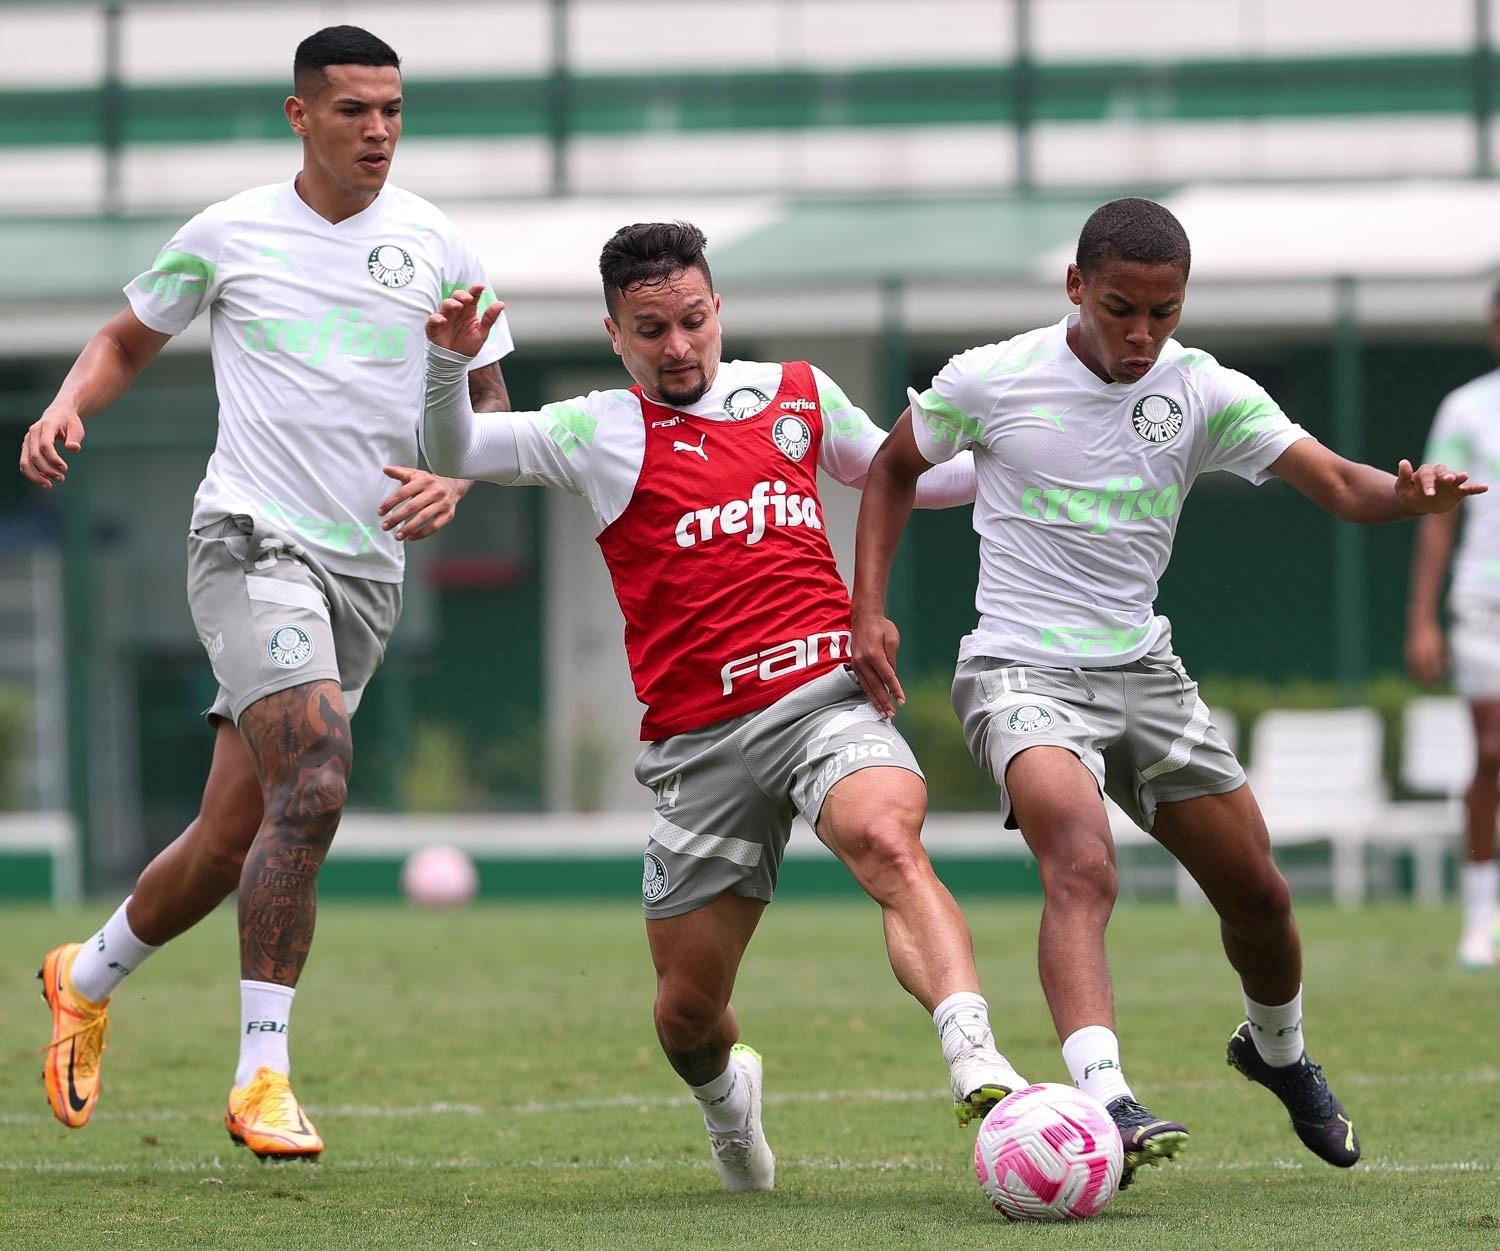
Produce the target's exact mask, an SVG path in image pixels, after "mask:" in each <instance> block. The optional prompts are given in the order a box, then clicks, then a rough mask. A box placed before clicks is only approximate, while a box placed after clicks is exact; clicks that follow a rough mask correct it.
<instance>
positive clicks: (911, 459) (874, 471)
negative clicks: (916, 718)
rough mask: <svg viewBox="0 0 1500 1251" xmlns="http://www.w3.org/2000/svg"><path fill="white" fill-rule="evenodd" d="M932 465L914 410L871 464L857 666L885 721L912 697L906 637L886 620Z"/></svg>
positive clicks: (857, 587)
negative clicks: (906, 680)
mask: <svg viewBox="0 0 1500 1251" xmlns="http://www.w3.org/2000/svg"><path fill="white" fill-rule="evenodd" d="M931 468H932V462H931V461H929V460H928V459H927V458H926V457H924V456H923V455H922V453H921V452H920V451H918V450H917V444H916V440H915V439H914V438H913V436H912V432H911V409H909V408H908V409H907V410H906V411H905V412H904V413H902V414H901V417H900V418H899V420H897V422H896V424H895V426H894V427H892V429H891V433H890V437H889V438H887V439H886V441H885V442H884V443H883V444H882V445H881V448H880V451H879V452H877V453H876V454H875V459H874V460H873V461H872V462H871V464H870V474H869V477H868V478H867V479H866V480H865V489H864V496H863V499H862V500H861V501H860V505H859V529H858V531H857V533H856V536H855V545H854V596H853V608H854V621H853V634H854V641H853V652H854V656H853V663H854V673H855V676H856V677H858V678H859V683H860V685H861V686H862V687H864V689H865V694H866V695H868V696H869V698H870V702H871V703H872V704H874V705H875V708H876V711H878V712H879V713H880V714H881V715H882V716H886V717H893V716H895V715H896V706H897V705H898V704H904V703H905V702H906V693H905V692H904V691H903V690H902V689H901V683H900V681H899V680H898V679H897V677H896V651H897V649H898V648H899V647H900V646H901V635H900V632H899V631H898V630H897V629H896V625H895V623H894V622H893V621H891V620H890V619H889V618H888V617H887V616H886V615H885V596H886V590H887V588H888V587H889V585H890V580H891V561H892V560H893V558H894V557H895V554H896V545H897V544H898V543H900V541H901V533H902V531H903V530H905V529H906V522H907V519H908V518H909V517H910V516H911V510H912V507H913V505H914V503H915V501H916V497H917V479H918V478H919V477H921V476H922V474H923V473H925V472H926V471H927V470H929V469H931Z"/></svg>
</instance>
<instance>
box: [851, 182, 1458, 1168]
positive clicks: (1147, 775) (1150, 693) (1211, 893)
mask: <svg viewBox="0 0 1500 1251" xmlns="http://www.w3.org/2000/svg"><path fill="white" fill-rule="evenodd" d="M1190 259H1191V256H1190V252H1189V248H1188V240H1187V236H1186V234H1184V233H1183V230H1182V227H1181V225H1180V224H1179V223H1178V221H1177V219H1176V218H1175V217H1173V216H1172V214H1171V213H1169V212H1168V211H1167V210H1166V209H1165V208H1163V207H1162V206H1161V205H1159V204H1154V203H1152V202H1151V201H1149V200H1139V199H1126V200H1116V201H1114V202H1112V203H1110V204H1106V205H1104V206H1103V207H1102V208H1100V209H1098V210H1097V211H1096V212H1095V213H1094V214H1093V215H1092V216H1091V217H1090V218H1089V220H1088V222H1087V223H1086V224H1085V225H1084V227H1083V231H1082V233H1081V234H1080V236H1079V240H1078V252H1077V260H1076V262H1075V263H1074V264H1071V265H1069V266H1068V272H1067V292H1068V297H1069V299H1071V300H1072V302H1073V303H1074V304H1075V305H1077V306H1078V311H1077V313H1075V314H1071V315H1069V316H1068V317H1065V318H1064V319H1063V320H1062V321H1060V322H1058V323H1057V324H1056V325H1053V326H1047V327H1044V328H1042V329H1040V330H1034V331H1031V332H1030V333H1027V334H1022V335H1018V336H1016V337H1015V338H1013V339H1009V340H1007V341H1006V342H1004V343H996V344H990V345H989V346H987V347H979V348H975V349H973V350H971V351H968V352H964V353H962V354H960V355H958V356H955V357H954V358H953V359H952V360H951V361H950V362H949V363H948V365H947V367H946V368H944V369H943V371H942V372H941V373H940V374H939V375H938V376H937V377H936V378H935V379H934V380H933V384H932V387H931V388H930V389H929V390H927V391H926V392H924V393H923V394H921V395H918V394H916V393H915V392H911V393H910V398H911V406H910V407H909V408H908V409H907V411H906V412H905V413H903V414H902V416H901V418H900V420H899V421H898V422H897V424H896V426H895V428H894V430H893V431H892V433H891V437H890V438H889V439H888V440H887V441H886V443H885V446H884V447H883V448H882V449H881V452H880V454H879V455H878V456H877V457H876V459H875V463H874V466H873V467H872V469H871V471H870V479H869V482H868V483H867V484H866V486H865V495H864V500H863V502H862V504H861V507H860V518H859V532H858V546H857V560H856V573H855V586H854V667H855V671H856V672H857V673H858V674H859V677H860V680H861V682H862V683H863V684H864V687H865V689H866V691H867V692H868V693H869V695H870V698H871V700H872V702H873V703H874V704H875V705H876V707H878V708H879V709H880V710H881V711H882V712H883V713H885V714H887V715H890V714H892V713H894V711H895V708H896V705H897V703H899V702H900V701H901V700H902V698H903V696H902V692H901V685H900V683H899V681H898V680H897V678H896V672H895V660H896V649H897V646H898V643H899V638H898V636H897V633H896V629H895V627H894V626H893V625H892V623H891V622H890V621H888V620H887V619H886V617H885V609H884V604H885V595H886V586H887V581H888V578H889V573H890V565H891V557H892V554H893V552H894V551H895V548H896V544H897V541H898V540H899V539H900V536H901V532H902V529H903V528H904V527H905V524H906V519H907V516H908V515H909V512H910V508H911V497H912V488H913V484H914V483H915V482H916V480H917V478H918V476H919V475H920V474H922V473H924V472H927V471H928V470H929V469H930V468H931V467H932V466H933V465H935V464H940V463H942V462H944V461H946V460H948V459H949V458H951V457H952V456H954V455H956V454H957V453H958V452H959V450H960V449H963V448H970V447H972V448H973V450H974V461H975V467H976V471H977V473H978V478H979V487H978V496H979V498H978V501H977V503H976V504H975V508H974V528H975V530H976V531H978V533H979V536H980V577H979V587H978V593H977V597H976V602H977V606H978V608H979V611H980V614H981V615H980V621H979V626H978V628H977V629H976V630H975V631H974V632H973V633H972V634H970V635H968V636H967V637H966V638H965V639H964V641H963V644H962V646H961V647H960V650H959V663H958V672H957V675H956V677H955V679H954V683H953V700H954V706H955V708H956V710H957V711H958V714H959V717H960V719H961V720H962V722H963V727H964V731H965V735H966V737H967V739H968V742H969V747H970V750H971V751H972V753H973V755H974V758H975V760H977V761H978V762H979V764H980V765H981V766H982V767H984V768H986V769H987V770H988V771H989V774H990V776H991V778H992V779H993V780H994V782H995V784H996V786H997V787H998V788H999V790H1000V808H1001V815H1002V819H1003V821H1004V823H1005V825H1007V826H1009V827H1015V826H1017V825H1019V827H1020V830H1021V834H1022V836H1023V837H1024V838H1025V839H1026V843H1027V845H1028V846H1029V847H1030V848H1031V851H1032V853H1033V854H1034V855H1035V856H1036V859H1037V863H1038V865H1039V867H1040V870H1041V875H1042V885H1043V889H1044V891H1045V895H1046V900H1045V904H1044V907H1043V911H1042V922H1041V935H1040V943H1039V960H1038V963H1039V969H1040V973H1041V980H1042V986H1043V988H1044V990H1045V992H1046V995H1047V1002H1048V1005H1049V1007H1050V1008H1051V1010H1052V1018H1053V1023H1054V1024H1055V1026H1056V1028H1057V1033H1058V1037H1059V1038H1060V1039H1061V1040H1062V1052H1063V1059H1064V1060H1065V1062H1066V1063H1067V1066H1068V1071H1069V1072H1070V1073H1071V1074H1072V1076H1073V1080H1074V1082H1076V1083H1077V1085H1078V1086H1079V1087H1080V1088H1081V1089H1082V1090H1084V1091H1086V1092H1087V1093H1089V1094H1091V1095H1093V1096H1094V1097H1095V1098H1097V1099H1099V1100H1100V1101H1101V1102H1103V1103H1104V1104H1105V1105H1106V1106H1107V1107H1108V1108H1109V1110H1110V1113H1111V1114H1112V1115H1113V1117H1114V1119H1115V1123H1116V1124H1117V1125H1118V1126H1119V1129H1120V1134H1121V1136H1122V1138H1123V1139H1124V1143H1125V1153H1126V1154H1125V1168H1126V1174H1125V1178H1124V1181H1125V1183H1126V1184H1128V1183H1129V1181H1130V1180H1131V1178H1132V1177H1133V1175H1134V1173H1135V1171H1136V1170H1137V1169H1139V1168H1140V1167H1141V1166H1142V1165H1143V1164H1148V1163H1156V1162H1157V1161H1159V1160H1161V1159H1167V1158H1171V1157H1172V1156H1174V1155H1176V1154H1177V1152H1178V1151H1179V1150H1181V1149H1182V1147H1183V1146H1184V1145H1185V1144H1186V1140H1187V1130H1186V1128H1185V1127H1184V1126H1183V1125H1181V1124H1179V1123H1178V1122H1176V1121H1166V1120H1161V1119H1159V1118H1157V1117H1156V1116H1153V1115H1152V1114H1151V1113H1150V1112H1149V1111H1147V1110H1146V1109H1145V1108H1144V1107H1143V1106H1142V1105H1141V1104H1140V1103H1139V1102H1138V1101H1137V1100H1136V1098H1135V1095H1134V1093H1133V1092H1132V1090H1131V1088H1130V1086H1129V1084H1128V1083H1127V1082H1126V1080H1125V1074H1124V1071H1123V1070H1122V1068H1121V1065H1120V1048H1119V1042H1118V1040H1117V1038H1116V1036H1115V1033H1114V1003H1113V993H1112V989H1111V985H1110V977H1109V966H1108V963H1107V961H1106V957H1105V945H1104V932H1105V927H1106V925H1107V923H1108V921H1109V916H1110V912H1111V910H1112V909H1113V907H1114V901H1115V894H1116V877H1115V849H1114V844H1113V842H1112V840H1111V838H1110V831H1109V818H1108V815H1107V814H1106V812H1105V808H1104V802H1103V799H1102V796H1101V792H1103V793H1107V794H1108V795H1110V796H1111V797H1112V798H1113V799H1114V800H1115V801H1116V802H1117V803H1118V804H1119V805H1120V806H1121V807H1122V808H1123V809H1124V810H1125V812H1126V813H1128V814H1129V815H1130V816H1131V818H1132V819H1133V820H1135V821H1136V823H1137V824H1138V825H1140V827H1141V828H1142V829H1145V830H1149V831H1150V832H1151V834H1152V836H1153V837H1154V838H1155V839H1156V841H1157V842H1159V843H1161V845H1162V846H1163V847H1165V848H1166V849H1167V850H1168V851H1170V852H1171V853H1172V854H1173V855H1174V856H1175V857H1176V858H1177V859H1178V860H1179V861H1180V862H1181V863H1182V864H1183V865H1184V866H1185V867H1186V868H1187V869H1188V871H1189V872H1190V873H1191V874H1192V875H1193V878H1194V879H1195V880H1196V881H1197V882H1198V884H1199V885H1200V886H1201V887H1202V888H1203V890H1204V892H1205V893H1206V894H1207V896H1208V898H1209V900H1210V902H1212V904H1213V906H1214V908H1215V910H1216V911H1217V912H1218V914H1219V919H1220V923H1221V930H1222V935H1223V941H1224V950H1225V952H1226V954H1227V955H1228V957H1229V962H1230V964H1231V965H1233V966H1234V969H1235V971H1236V972H1238V974H1239V975H1240V981H1241V985H1242V987H1243V991H1244V1006H1245V1017H1246V1019H1245V1021H1244V1023H1243V1024H1241V1025H1240V1026H1238V1027H1237V1028H1236V1029H1235V1030H1234V1032H1233V1034H1232V1035H1231V1037H1230V1040H1229V1062H1230V1064H1232V1065H1233V1066H1234V1067H1235V1068H1237V1069H1239V1071H1240V1072H1241V1073H1243V1074H1244V1075H1245V1076H1246V1077H1248V1078H1250V1079H1251V1080H1253V1081H1256V1082H1259V1083H1260V1084H1261V1085H1263V1086H1266V1087H1267V1088H1269V1089H1270V1090H1271V1091H1272V1092H1274V1093H1275V1094H1276V1095H1277V1097H1278V1098H1280V1099H1281V1101H1282V1102H1283V1103H1284V1104H1285V1105H1286V1107H1287V1109H1288V1111H1289V1112H1290V1113H1291V1117H1292V1124H1293V1127H1294V1128H1295V1130H1296V1132H1297V1135H1298V1137H1299V1138H1300V1139H1301V1140H1302V1142H1303V1143H1304V1144H1305V1145H1306V1146H1307V1147H1308V1148H1309V1149H1310V1150H1312V1151H1313V1152H1314V1153H1315V1154H1317V1155H1318V1156H1320V1157H1321V1158H1322V1159H1324V1160H1326V1161H1328V1162H1329V1163H1331V1164H1335V1165H1338V1166H1340V1167H1347V1166H1349V1165H1352V1164H1353V1163H1354V1162H1355V1161H1356V1160H1358V1159H1359V1141H1358V1138H1357V1137H1356V1135H1355V1132H1354V1126H1353V1124H1352V1122H1351V1121H1350V1118H1349V1116H1348V1114H1347V1113H1346V1112H1345V1110H1344V1108H1343V1106H1342V1105H1341V1104H1340V1103H1339V1101H1338V1100H1337V1099H1336V1098H1335V1097H1334V1095H1333V1093H1332V1092H1331V1091H1330V1090H1329V1088H1328V1083H1327V1082H1326V1081H1325V1080H1324V1077H1323V1074H1322V1071H1321V1070H1320V1068H1319V1067H1318V1065H1316V1064H1314V1063H1313V1062H1312V1061H1311V1060H1310V1059H1309V1058H1308V1056H1307V1053H1306V1051H1305V1050H1304V1048H1303V1041H1302V950H1301V944H1300V940H1299V938H1298V935H1297V927H1296V924H1295V923H1294V921H1293V919H1292V907H1291V895H1290V892H1289V891H1288V889H1287V884H1286V882H1285V880H1284V879H1283V878H1282V876H1281V873H1280V872H1279V871H1278V870H1277V868H1276V864H1275V861H1274V860H1273V859H1272V857H1271V850H1270V840H1269V838H1268V836H1267V833H1266V827H1265V823H1264V821H1263V820H1262V817H1261V813H1260V809H1259V808H1258V806H1257V805H1256V802H1255V799H1254V797H1253V796H1252V795H1251V793H1250V788H1249V787H1248V786H1247V785H1246V784H1245V775H1244V773H1243V771H1242V770H1241V769H1240V766H1239V764H1238V762H1237V761H1236V760H1235V758H1234V755H1233V753H1232V752H1231V751H1230V749H1229V747H1228V746H1227V744H1226V743H1225V741H1224V739H1223V737H1222V736H1221V735H1220V734H1219V733H1218V731H1217V730H1216V729H1215V728H1214V725H1213V721H1212V719H1211V717H1210V715H1209V711H1208V709H1207V707H1205V706H1204V704H1203V702H1202V700H1201V699H1199V697H1198V688H1197V686H1196V684H1195V683H1194V682H1193V681H1192V679H1191V678H1189V677H1188V675H1187V672H1186V671H1185V670H1184V669H1183V666H1182V662H1181V661H1179V660H1178V658H1177V656H1176V655H1175V654H1174V653H1173V650H1172V641H1171V626H1170V624H1169V623H1168V621H1167V620H1166V618H1165V617H1158V616H1155V615H1154V610H1153V601H1154V599H1155V597H1156V586H1157V579H1158V578H1159V577H1160V575H1161V573H1162V571H1163V569H1165V567H1166V564H1167V560H1168V558H1169V556H1170V554H1171V549H1172V539H1173V535H1174V533H1175V530H1176V526H1177V517H1178V513H1179V509H1180V508H1181V505H1182V500H1183V498H1184V497H1185V495H1186V494H1187V492H1188V490H1189V489H1190V488H1191V486H1192V484H1193V481H1194V480H1195V479H1196V478H1197V477H1198V475H1199V474H1202V473H1205V472H1207V471H1209V470H1213V469H1227V470H1229V471H1230V472H1232V473H1235V474H1238V475H1239V476H1240V477H1243V478H1245V479H1247V480H1248V481H1250V482H1254V483H1260V482H1264V481H1265V480H1266V479H1267V478H1269V477H1270V476H1271V475H1273V474H1274V475H1276V476H1278V477H1280V478H1283V479H1284V480H1286V481H1287V482H1290V483H1291V484H1292V485H1293V486H1294V487H1296V488H1297V489H1298V490H1299V491H1301V492H1302V493H1303V494H1304V495H1306V496H1307V497H1308V498H1309V499H1311V500H1312V501H1313V502H1314V503H1316V504H1318V505H1319V506H1320V507H1322V508H1324V509H1326V510H1327V511H1328V512H1331V513H1333V514H1334V515H1335V516H1338V517H1341V518H1344V519H1346V520H1349V521H1359V522H1367V523H1369V522H1384V521H1396V520H1398V519H1401V518H1404V517H1410V516H1412V515H1414V514H1417V513H1431V512H1446V511H1448V510H1451V509H1453V508H1454V507H1456V506H1457V504H1458V503H1459V501H1460V500H1461V499H1463V498H1464V497H1465V496H1467V495H1472V494H1476V493H1478V492H1480V491H1483V490H1484V489H1485V488H1484V487H1482V486H1476V485H1470V484H1468V483H1467V482H1466V476H1465V475H1464V474H1461V473H1457V474H1456V473H1450V472H1449V471H1447V470H1446V469H1443V468H1442V467H1438V468H1435V469H1434V468H1429V467H1427V466H1423V467H1422V468H1421V469H1418V470H1413V469H1412V467H1411V465H1410V464H1409V463H1408V462H1406V461H1402V462H1401V466H1400V469H1399V472H1398V473H1397V474H1396V475H1395V476H1394V477H1393V476H1392V475H1391V474H1388V473H1385V472H1383V471H1382V470H1379V469H1374V468H1371V467H1370V466H1368V465H1359V464H1353V463H1351V462H1349V461H1347V460H1344V459H1342V458H1341V457H1339V456H1337V455H1335V454H1334V453H1333V452H1331V451H1329V450H1328V449H1327V448H1326V447H1324V446H1323V445H1322V444H1320V443H1318V442H1317V441H1316V440H1314V439H1312V438H1309V437H1308V436H1307V434H1306V432H1305V431H1303V430H1301V429H1300V428H1299V427H1297V426H1296V425H1294V424H1292V422H1290V421H1288V420H1287V418H1286V416H1285V415H1284V414H1283V413H1282V411H1281V409H1280V408H1279V407H1277V405H1276V403H1275V402H1274V401H1273V400H1272V399H1271V398H1270V396H1268V395H1267V394H1266V393H1265V391H1263V390H1262V389H1261V388H1260V387H1259V386H1257V385H1256V384H1255V383H1254V382H1253V381H1252V380H1251V379H1249V378H1247V377H1245V376H1244V375H1243V374H1239V373H1235V372H1234V371H1233V370H1230V369H1225V368H1224V367H1223V366H1221V365H1220V364H1219V363H1218V362H1217V361H1215V360H1214V359H1213V357H1211V356H1209V355H1208V354H1207V353H1205V352H1200V351H1196V350H1193V349H1191V348H1186V347H1183V346H1182V345H1181V344H1179V343H1178V342H1177V341H1176V340H1175V339H1173V338H1172V333H1173V331H1174V330H1175V329H1176V327H1177V323H1178V321H1179V320H1180V319H1181V317H1182V306H1183V299H1184V297H1185V294H1186V287H1187V278H1188V268H1189V264H1190ZM1169 1028H1170V1027H1169V1026H1168V1025H1167V1024H1166V1023H1161V1024H1160V1025H1159V1027H1158V1029H1157V1031H1156V1032H1157V1034H1158V1036H1162V1035H1163V1032H1164V1031H1166V1030H1168V1029H1169Z"/></svg>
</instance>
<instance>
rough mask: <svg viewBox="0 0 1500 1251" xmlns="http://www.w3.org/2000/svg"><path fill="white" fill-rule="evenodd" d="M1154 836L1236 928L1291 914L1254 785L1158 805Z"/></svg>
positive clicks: (1288, 895) (1247, 784)
mask: <svg viewBox="0 0 1500 1251" xmlns="http://www.w3.org/2000/svg"><path fill="white" fill-rule="evenodd" d="M1151 835H1152V837H1153V838H1155V839H1156V841H1157V842H1158V843H1160V844H1161V845H1162V846H1163V847H1165V848H1166V849H1167V850H1168V851H1169V852H1171V853H1172V855H1173V856H1174V857H1175V858H1176V859H1177V861H1178V862H1179V863H1180V864H1181V865H1182V866H1183V867H1184V868H1185V869H1187V871H1188V872H1189V873H1190V874H1192V876H1193V880H1194V881H1196V882H1197V883H1198V885H1199V886H1200V887H1202V888H1203V893H1204V894H1205V895H1207V896H1208V899H1209V902H1210V903H1211V904H1213V906H1214V909H1215V911H1217V912H1218V914H1219V915H1220V916H1221V917H1223V918H1224V920H1225V921H1226V922H1229V923H1230V924H1231V925H1233V924H1235V923H1236V922H1237V921H1239V922H1242V923H1249V924H1251V925H1254V924H1255V923H1256V920H1257V918H1258V917H1260V916H1264V915H1265V914H1267V913H1272V914H1281V913H1287V912H1289V911H1290V909H1291V897H1290V892H1289V891H1288V889H1287V885H1286V880H1285V878H1283V877H1282V875H1281V870H1280V869H1278V868H1277V867H1276V860H1275V858H1274V857H1273V856H1272V854H1271V835H1270V832H1269V831H1268V830H1267V829H1266V821H1265V817H1264V816H1263V815H1262V814H1261V811H1260V804H1259V803H1257V802H1256V799H1255V794H1254V792H1253V791H1251V789H1250V786H1249V783H1245V784H1243V785H1240V786H1237V787H1236V788H1235V789H1234V790H1231V791H1225V792H1224V793H1223V794H1221V795H1199V796H1197V797H1195V798H1193V799H1179V800H1174V801H1171V802H1167V803H1162V804H1159V805H1157V809H1156V823H1155V825H1154V826H1153V827H1152V830H1151Z"/></svg>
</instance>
